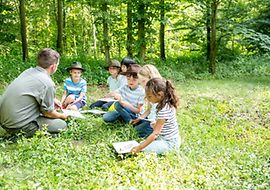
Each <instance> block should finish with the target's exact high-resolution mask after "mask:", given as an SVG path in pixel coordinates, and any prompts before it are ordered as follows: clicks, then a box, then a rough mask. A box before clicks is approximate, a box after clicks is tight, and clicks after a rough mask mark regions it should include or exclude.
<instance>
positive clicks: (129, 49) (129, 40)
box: [126, 0, 133, 57]
mask: <svg viewBox="0 0 270 190" xmlns="http://www.w3.org/2000/svg"><path fill="white" fill-rule="evenodd" d="M132 44H133V37H132V1H130V0H129V1H127V46H126V49H127V56H128V57H133V51H132Z"/></svg>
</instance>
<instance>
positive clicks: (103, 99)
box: [98, 98, 117, 102]
mask: <svg viewBox="0 0 270 190" xmlns="http://www.w3.org/2000/svg"><path fill="white" fill-rule="evenodd" d="M98 100H100V101H103V102H116V101H117V100H116V99H113V98H100V99H98Z"/></svg>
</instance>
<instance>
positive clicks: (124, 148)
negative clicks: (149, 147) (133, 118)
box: [112, 140, 139, 154]
mask: <svg viewBox="0 0 270 190" xmlns="http://www.w3.org/2000/svg"><path fill="white" fill-rule="evenodd" d="M112 145H113V147H114V149H115V150H116V152H117V153H118V154H125V153H129V152H131V150H132V148H133V147H135V146H138V145H139V143H138V142H137V141H134V140H133V141H124V142H116V143H112Z"/></svg>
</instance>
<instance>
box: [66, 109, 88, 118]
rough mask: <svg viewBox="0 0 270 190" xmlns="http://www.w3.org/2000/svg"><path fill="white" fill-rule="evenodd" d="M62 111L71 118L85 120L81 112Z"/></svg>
mask: <svg viewBox="0 0 270 190" xmlns="http://www.w3.org/2000/svg"><path fill="white" fill-rule="evenodd" d="M62 111H63V113H64V114H66V115H67V116H70V117H77V118H82V119H84V118H85V117H84V116H83V115H82V114H81V113H80V112H79V111H74V110H66V109H62Z"/></svg>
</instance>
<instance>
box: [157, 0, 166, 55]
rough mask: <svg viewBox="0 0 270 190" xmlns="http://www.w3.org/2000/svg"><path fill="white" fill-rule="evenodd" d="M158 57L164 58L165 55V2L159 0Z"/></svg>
mask: <svg viewBox="0 0 270 190" xmlns="http://www.w3.org/2000/svg"><path fill="white" fill-rule="evenodd" d="M159 48H160V59H161V60H166V55H165V3H164V0H160V27H159Z"/></svg>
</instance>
